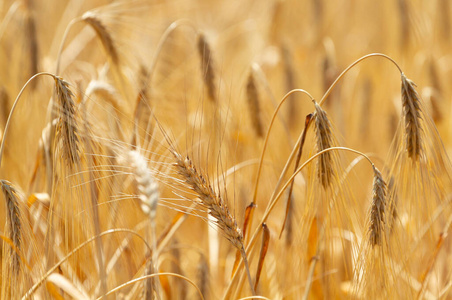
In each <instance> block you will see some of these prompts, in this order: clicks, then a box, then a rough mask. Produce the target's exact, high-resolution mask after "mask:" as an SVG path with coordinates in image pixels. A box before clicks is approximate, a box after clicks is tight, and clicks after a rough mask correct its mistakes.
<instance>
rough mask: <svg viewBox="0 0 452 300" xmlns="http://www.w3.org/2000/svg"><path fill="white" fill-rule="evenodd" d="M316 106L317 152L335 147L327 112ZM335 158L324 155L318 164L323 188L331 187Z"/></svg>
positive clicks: (328, 154)
mask: <svg viewBox="0 0 452 300" xmlns="http://www.w3.org/2000/svg"><path fill="white" fill-rule="evenodd" d="M314 105H315V122H314V123H315V135H316V144H317V151H319V152H320V151H322V150H325V149H328V148H331V147H332V146H333V145H334V142H333V133H332V130H331V123H330V120H329V119H328V116H327V114H326V112H325V111H324V110H323V109H322V108H321V107H320V106H319V105H318V104H317V103H316V102H314ZM332 166H333V157H332V154H331V153H330V152H326V153H324V154H322V156H321V157H320V158H319V160H318V162H317V170H318V173H317V174H318V177H319V180H320V182H321V183H322V185H323V187H324V188H326V187H328V186H329V185H330V183H331V180H332V177H333V169H332Z"/></svg>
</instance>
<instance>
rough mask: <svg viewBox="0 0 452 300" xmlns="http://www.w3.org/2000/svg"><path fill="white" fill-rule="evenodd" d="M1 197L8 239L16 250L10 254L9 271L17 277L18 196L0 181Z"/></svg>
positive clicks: (19, 247) (18, 262) (11, 188)
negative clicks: (4, 210)
mask: <svg viewBox="0 0 452 300" xmlns="http://www.w3.org/2000/svg"><path fill="white" fill-rule="evenodd" d="M0 185H1V188H2V192H3V195H4V197H5V201H6V208H7V212H6V215H7V223H6V227H7V230H8V233H9V236H8V237H9V239H10V240H11V241H12V243H13V245H14V247H15V248H16V249H14V250H12V251H11V252H10V253H11V271H12V274H14V275H17V274H18V273H19V271H20V262H21V260H20V256H19V254H18V252H17V251H20V250H21V247H22V223H21V220H20V216H21V213H20V209H19V195H18V193H17V191H16V189H15V188H14V186H13V185H12V184H11V183H10V182H9V181H6V180H0Z"/></svg>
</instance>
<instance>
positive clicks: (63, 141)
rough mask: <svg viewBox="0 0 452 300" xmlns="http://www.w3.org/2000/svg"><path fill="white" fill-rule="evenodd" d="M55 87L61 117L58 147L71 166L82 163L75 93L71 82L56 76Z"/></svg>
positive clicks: (58, 130) (57, 131)
mask: <svg viewBox="0 0 452 300" xmlns="http://www.w3.org/2000/svg"><path fill="white" fill-rule="evenodd" d="M55 88H56V94H57V97H58V111H59V118H58V124H57V130H56V136H57V143H58V149H59V150H60V151H61V152H62V153H61V155H62V157H63V159H64V160H65V161H66V164H67V165H68V166H70V167H72V166H74V165H77V164H79V163H80V153H79V137H78V129H77V121H76V107H75V104H74V100H73V97H74V94H72V91H71V90H70V89H69V84H68V83H67V82H66V81H64V80H63V79H62V78H61V77H57V76H55Z"/></svg>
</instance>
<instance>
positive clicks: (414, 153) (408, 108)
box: [402, 73, 423, 161]
mask: <svg viewBox="0 0 452 300" xmlns="http://www.w3.org/2000/svg"><path fill="white" fill-rule="evenodd" d="M415 86H416V84H415V83H414V82H412V81H411V80H409V79H408V78H406V76H405V74H403V73H402V107H403V121H404V123H405V135H406V138H405V143H406V145H405V149H406V151H407V152H408V157H410V158H411V159H412V160H413V161H417V160H418V159H419V156H420V155H421V154H422V150H423V149H422V131H423V130H422V116H421V102H420V98H419V94H418V93H417V91H416V89H415Z"/></svg>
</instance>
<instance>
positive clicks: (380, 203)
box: [369, 166, 387, 247]
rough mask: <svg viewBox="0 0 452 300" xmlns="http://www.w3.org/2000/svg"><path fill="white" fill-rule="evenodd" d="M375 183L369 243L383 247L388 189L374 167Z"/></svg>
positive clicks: (373, 186)
mask: <svg viewBox="0 0 452 300" xmlns="http://www.w3.org/2000/svg"><path fill="white" fill-rule="evenodd" d="M373 169H374V181H373V185H372V204H371V209H370V225H369V233H370V237H369V242H370V244H371V245H372V247H374V246H376V245H379V246H381V245H382V237H383V235H384V234H385V209H386V193H387V187H386V183H385V181H384V180H383V176H382V175H381V173H380V171H379V170H378V169H377V168H376V167H375V166H374V167H373Z"/></svg>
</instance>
